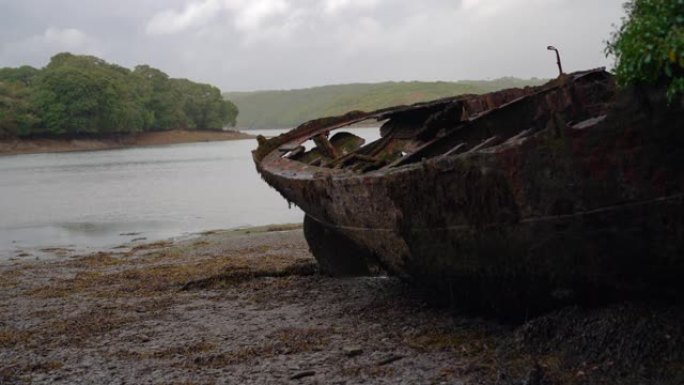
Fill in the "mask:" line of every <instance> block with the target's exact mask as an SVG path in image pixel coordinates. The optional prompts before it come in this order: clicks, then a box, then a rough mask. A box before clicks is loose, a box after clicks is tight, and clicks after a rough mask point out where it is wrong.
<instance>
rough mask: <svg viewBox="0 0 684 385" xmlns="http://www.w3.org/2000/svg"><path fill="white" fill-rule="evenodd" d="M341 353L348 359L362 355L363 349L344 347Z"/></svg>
mask: <svg viewBox="0 0 684 385" xmlns="http://www.w3.org/2000/svg"><path fill="white" fill-rule="evenodd" d="M342 351H343V352H344V355H345V356H347V357H349V358H351V357H356V356H358V355H361V354H362V353H363V349H362V348H361V347H360V346H345V347H344V348H342Z"/></svg>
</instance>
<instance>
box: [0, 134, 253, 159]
mask: <svg viewBox="0 0 684 385" xmlns="http://www.w3.org/2000/svg"><path fill="white" fill-rule="evenodd" d="M254 137H255V136H253V135H250V134H246V133H243V132H239V131H184V130H173V131H162V132H145V133H141V134H136V135H129V136H124V137H120V138H109V139H94V138H81V139H44V138H43V139H2V140H0V155H16V154H38V153H50V152H71V151H93V150H110V149H118V148H131V147H143V146H156V145H166V144H178V143H196V142H209V141H221V140H237V139H249V138H254Z"/></svg>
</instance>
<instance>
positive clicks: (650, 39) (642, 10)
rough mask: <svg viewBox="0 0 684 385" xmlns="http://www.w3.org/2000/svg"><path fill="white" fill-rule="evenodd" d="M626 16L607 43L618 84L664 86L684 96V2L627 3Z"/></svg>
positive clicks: (652, 0) (640, 0)
mask: <svg viewBox="0 0 684 385" xmlns="http://www.w3.org/2000/svg"><path fill="white" fill-rule="evenodd" d="M625 10H626V11H627V16H626V17H625V18H624V19H623V24H622V26H621V27H620V28H619V29H618V30H617V31H616V32H615V33H614V34H613V36H612V38H611V40H610V41H609V42H608V46H607V48H606V53H607V54H609V55H613V56H614V57H615V59H616V67H615V72H616V75H617V78H618V81H619V82H620V83H621V84H633V83H645V84H657V83H659V84H664V85H666V86H667V95H668V97H669V98H670V100H672V98H673V97H674V96H675V95H677V94H684V0H630V1H628V2H627V3H626V4H625Z"/></svg>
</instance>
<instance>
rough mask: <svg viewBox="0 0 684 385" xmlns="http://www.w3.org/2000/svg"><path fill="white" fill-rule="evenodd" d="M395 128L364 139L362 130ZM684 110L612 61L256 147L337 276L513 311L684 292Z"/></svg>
mask: <svg viewBox="0 0 684 385" xmlns="http://www.w3.org/2000/svg"><path fill="white" fill-rule="evenodd" d="M368 120H375V121H378V122H380V123H379V124H381V127H380V139H378V140H376V141H373V142H371V143H365V141H364V139H362V138H360V137H358V136H356V135H354V134H353V129H349V126H351V125H354V124H357V123H360V122H363V121H368ZM682 122H684V105H683V103H678V102H677V101H675V102H674V103H668V101H667V100H666V98H665V96H664V91H663V90H662V89H659V88H658V87H632V88H625V89H618V88H617V87H616V85H615V82H614V79H613V76H612V75H611V74H609V73H608V72H606V71H604V70H603V69H595V70H589V71H583V72H577V73H573V74H569V75H565V74H563V75H561V76H560V77H559V78H558V79H555V80H553V81H551V82H549V83H547V84H545V85H543V86H539V87H528V88H524V89H508V90H503V91H498V92H493V93H489V94H484V95H462V96H457V97H452V98H446V99H440V100H436V101H431V102H425V103H418V104H414V105H410V106H398V107H392V108H386V109H382V110H378V111H373V112H358V111H354V112H350V113H348V114H345V115H343V116H337V117H330V118H323V119H318V120H314V121H311V122H307V123H304V124H302V125H301V126H299V127H297V128H295V129H293V130H291V131H289V132H287V133H285V134H283V135H280V136H278V137H274V138H272V139H268V140H267V139H265V138H259V146H258V148H257V149H256V150H254V151H253V158H254V161H255V163H256V167H257V170H258V172H259V173H260V174H261V176H262V177H263V179H264V180H265V181H266V182H267V183H268V184H270V185H271V186H272V187H274V188H275V189H276V190H278V191H279V192H280V193H281V194H282V196H283V197H284V198H285V199H286V200H287V201H289V202H292V203H294V204H296V205H297V206H299V207H300V208H301V209H302V210H303V211H304V212H305V214H306V215H305V219H304V232H305V236H306V239H307V242H308V243H309V245H310V248H311V250H312V253H313V254H314V256H315V257H316V259H317V260H318V262H319V266H320V269H321V271H322V272H324V273H328V274H333V275H363V274H368V273H369V272H370V271H375V270H376V269H377V268H378V267H379V268H380V269H382V271H385V272H387V273H388V274H391V275H396V276H399V277H402V278H404V279H406V280H408V281H410V282H413V283H416V284H419V285H421V286H424V287H428V288H431V289H435V290H437V292H439V293H441V296H442V297H443V298H448V299H449V300H450V301H456V302H464V303H469V304H476V305H478V306H481V307H485V308H490V309H493V310H495V311H497V312H503V313H520V312H533V311H538V310H543V309H546V308H548V307H549V306H554V305H555V304H558V303H565V302H568V301H589V302H592V301H603V300H606V299H615V298H621V297H624V296H641V295H653V294H657V295H665V296H678V295H681V293H682V292H683V291H682V288H683V286H682V285H683V284H682V282H683V281H684V280H683V279H682V277H683V275H684V274H683V273H684V124H682Z"/></svg>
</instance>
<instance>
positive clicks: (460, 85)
mask: <svg viewBox="0 0 684 385" xmlns="http://www.w3.org/2000/svg"><path fill="white" fill-rule="evenodd" d="M542 82H543V81H542V80H539V79H532V80H520V79H514V78H502V79H497V80H492V81H460V82H386V83H377V84H344V85H333V86H325V87H316V88H309V89H302V90H291V91H258V92H230V93H225V94H224V97H225V98H227V99H230V100H232V101H233V102H234V103H235V104H236V105H237V106H238V108H239V109H240V119H239V120H238V126H239V127H242V128H248V129H249V128H286V127H293V126H296V125H298V124H300V123H303V122H305V121H308V120H311V119H315V118H320V117H324V116H334V115H340V114H344V113H345V112H348V111H354V110H361V111H373V110H376V109H379V108H384V107H390V106H394V105H401V104H412V103H417V102H421V101H427V100H433V99H439V98H443V97H447V96H454V95H460V94H470V93H472V94H480V93H485V92H491V91H496V90H500V89H503V88H511V87H524V86H527V85H538V84H541V83H542Z"/></svg>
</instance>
